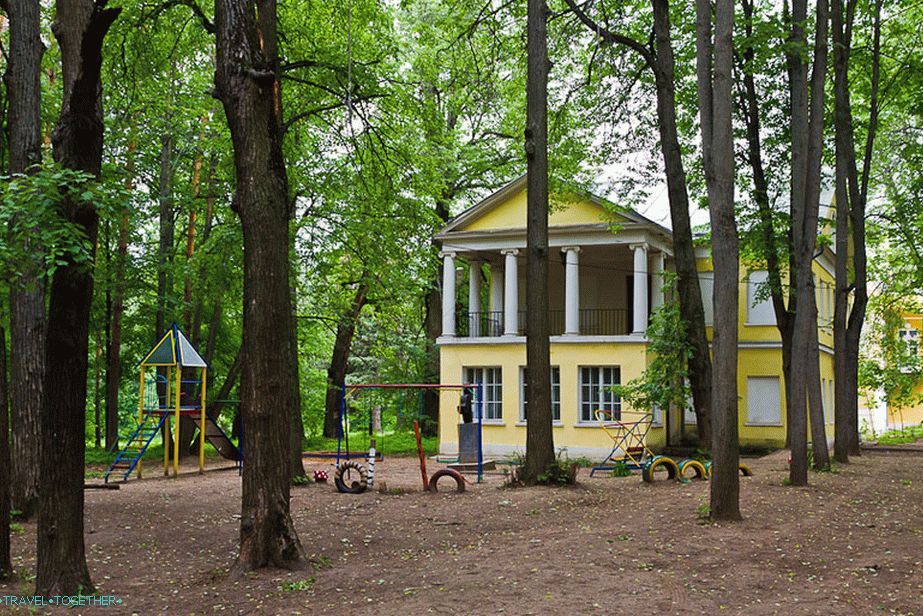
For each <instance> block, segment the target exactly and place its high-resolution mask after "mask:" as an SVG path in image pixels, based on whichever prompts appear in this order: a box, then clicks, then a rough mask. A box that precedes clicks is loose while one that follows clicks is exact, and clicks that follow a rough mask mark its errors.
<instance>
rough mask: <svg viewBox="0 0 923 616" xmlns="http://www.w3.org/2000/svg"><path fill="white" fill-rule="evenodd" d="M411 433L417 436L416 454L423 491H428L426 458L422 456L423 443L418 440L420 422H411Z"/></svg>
mask: <svg viewBox="0 0 923 616" xmlns="http://www.w3.org/2000/svg"><path fill="white" fill-rule="evenodd" d="M413 433H414V434H415V435H416V436H417V452H418V453H419V454H420V474H421V475H423V491H424V492H426V491H427V490H428V489H429V477H427V476H426V456H425V455H423V441H421V440H420V422H419V421H415V422H413Z"/></svg>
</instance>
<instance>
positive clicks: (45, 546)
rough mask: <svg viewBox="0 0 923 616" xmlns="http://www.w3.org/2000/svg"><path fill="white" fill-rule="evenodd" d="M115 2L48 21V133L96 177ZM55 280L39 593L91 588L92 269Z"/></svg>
mask: <svg viewBox="0 0 923 616" xmlns="http://www.w3.org/2000/svg"><path fill="white" fill-rule="evenodd" d="M120 11H121V9H118V8H116V9H106V8H105V3H104V2H102V0H100V1H99V2H98V3H94V2H93V1H91V0H58V2H57V14H56V16H55V22H54V25H53V26H52V31H53V32H54V35H55V38H57V40H58V43H59V45H60V49H61V64H62V67H63V74H64V98H63V102H62V105H61V112H60V116H59V118H58V124H57V127H56V128H55V130H54V134H53V136H52V141H53V144H54V157H55V160H56V161H57V162H58V163H59V164H60V165H62V166H63V167H65V168H68V169H75V170H80V171H85V172H87V173H91V174H93V175H95V176H96V177H99V174H100V169H101V163H102V150H103V113H102V83H101V80H100V67H101V65H102V46H103V38H104V37H105V35H106V33H107V32H108V30H109V27H110V26H111V25H112V22H113V21H115V19H116V18H117V17H118V15H119V12H120ZM60 208H61V212H62V214H63V215H64V216H65V218H66V219H67V220H68V221H69V222H70V223H72V224H75V225H77V227H78V228H81V229H83V231H84V233H85V234H86V238H87V241H88V242H90V243H91V244H93V243H95V241H96V234H97V226H98V219H97V214H96V211H95V210H94V209H93V208H92V207H87V206H85V205H77V204H75V203H73V202H71V201H69V200H67V199H65V200H63V201H62V203H61V204H60ZM64 261H65V262H64V264H62V265H61V266H60V267H59V268H58V269H57V270H56V271H55V273H54V277H53V278H52V281H51V300H50V303H49V311H48V315H49V316H48V332H47V336H46V342H45V362H46V363H45V366H46V370H45V378H44V396H43V404H42V434H43V438H42V454H41V455H42V461H41V474H40V478H41V481H40V485H41V486H42V489H41V491H40V495H39V515H38V529H37V536H38V541H37V543H38V547H37V550H36V561H37V566H36V579H35V593H36V594H37V595H45V596H49V595H76V594H78V593H80V594H84V595H87V594H92V593H93V592H94V588H93V583H92V581H91V580H90V573H89V571H88V570H87V564H86V553H85V551H84V541H83V463H82V462H83V459H84V448H85V442H84V425H85V420H86V394H87V350H88V349H87V347H88V337H89V317H90V306H91V304H92V300H93V274H92V271H93V270H92V269H91V268H88V267H86V265H85V264H81V263H76V262H74V260H73V258H72V257H65V259H64Z"/></svg>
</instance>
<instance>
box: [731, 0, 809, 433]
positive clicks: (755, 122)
mask: <svg viewBox="0 0 923 616" xmlns="http://www.w3.org/2000/svg"><path fill="white" fill-rule="evenodd" d="M743 8H744V24H745V33H744V34H745V37H746V38H745V41H746V46H745V47H744V50H743V59H744V67H745V69H744V70H743V71H742V73H743V85H744V89H743V101H742V103H743V104H742V107H743V108H744V109H745V117H746V127H747V159H748V162H749V164H750V168H751V169H752V172H753V201H754V203H755V204H756V206H757V216H758V220H759V222H758V225H759V235H760V238H761V241H762V243H763V256H764V258H765V259H766V271H767V282H768V284H769V290H770V297H771V298H772V308H773V312H774V314H775V317H776V329H778V331H779V338H780V339H781V340H782V377H783V380H784V383H785V408H786V410H788V409H791V403H790V401H789V396H790V393H791V377H792V346H793V344H794V340H793V337H794V325H795V312H794V309H795V305H796V302H795V301H794V299H793V297H792V295H791V294H790V293H786V292H785V289H784V287H783V285H782V268H781V264H780V262H779V242H780V240H779V238H778V237H777V236H776V230H775V221H774V220H773V211H772V207H771V205H770V203H769V183H768V182H767V180H766V171H765V167H764V165H763V154H762V152H763V146H762V138H761V136H760V135H761V131H762V129H761V126H760V124H761V122H760V114H759V106H760V99H759V94H758V93H757V90H756V82H755V80H754V78H753V73H752V72H751V71H749V70H747V67H749V66H750V65H751V63H752V62H753V59H754V56H755V51H754V49H753V45H752V44H751V43H750V41H752V37H753V3H752V2H751V0H743ZM787 237H788V238H789V239H790V238H791V234H790V233H789V234H788V235H787ZM788 243H789V244H790V242H788ZM788 252H789V254H790V253H791V246H789V250H788ZM786 296H788V297H789V303H788V307H786V304H785V300H786ZM787 444H788V438H786V445H787Z"/></svg>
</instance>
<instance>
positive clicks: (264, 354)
mask: <svg viewBox="0 0 923 616" xmlns="http://www.w3.org/2000/svg"><path fill="white" fill-rule="evenodd" d="M255 9H256V10H255ZM215 27H216V42H217V54H216V58H217V60H216V66H217V68H216V72H215V85H216V90H217V93H218V96H219V98H220V99H221V102H222V103H223V106H224V111H225V115H226V117H227V121H228V126H229V128H230V132H231V137H232V140H233V143H234V166H235V171H236V177H237V187H236V191H235V194H234V202H233V204H234V208H235V210H236V211H237V213H238V214H239V215H240V219H241V227H242V229H243V236H244V324H243V330H244V333H243V343H242V351H241V352H242V355H243V357H244V358H245V360H244V363H243V370H242V374H241V407H240V410H241V417H242V422H243V431H244V434H245V435H246V437H245V438H246V445H245V447H246V451H247V454H246V455H247V463H246V464H245V465H244V475H243V488H242V497H241V501H242V503H241V523H240V554H239V556H238V559H237V564H236V569H237V570H238V571H240V570H244V571H246V570H252V569H258V568H262V567H267V566H278V567H290V566H293V565H295V564H297V563H299V562H301V561H302V560H303V559H304V552H303V550H302V547H301V542H300V541H299V539H298V534H297V533H296V531H295V527H294V525H293V523H292V519H291V515H290V513H289V490H290V486H291V465H290V464H289V453H290V449H291V440H290V433H291V428H292V413H293V412H294V410H293V409H292V395H291V392H292V390H293V387H294V386H295V384H294V382H295V380H296V378H297V376H296V371H295V366H293V365H292V362H291V357H292V353H290V352H289V351H290V349H291V346H292V345H294V340H293V339H292V334H293V332H294V329H293V327H292V324H291V322H290V321H291V319H292V298H291V287H290V286H289V285H290V280H289V270H290V263H289V251H288V247H289V228H288V227H289V218H290V202H289V186H288V177H287V174H286V169H285V159H284V157H283V153H282V131H281V126H282V122H281V117H280V113H281V93H280V90H279V80H278V71H279V61H278V50H277V34H276V4H275V0H260V1H258V2H250V1H248V0H217V2H216V3H215ZM280 349H282V350H283V352H279V350H280Z"/></svg>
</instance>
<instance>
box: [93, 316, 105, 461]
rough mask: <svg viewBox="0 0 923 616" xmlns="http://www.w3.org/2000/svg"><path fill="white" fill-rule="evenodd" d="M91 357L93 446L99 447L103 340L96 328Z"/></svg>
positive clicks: (100, 438) (100, 436) (100, 440)
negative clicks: (92, 374)
mask: <svg viewBox="0 0 923 616" xmlns="http://www.w3.org/2000/svg"><path fill="white" fill-rule="evenodd" d="M95 347H96V349H95V352H94V358H93V373H94V377H95V378H94V387H93V446H94V447H95V448H96V449H99V447H100V445H101V442H102V426H101V425H100V422H99V420H100V417H101V411H102V405H103V386H102V385H103V341H102V332H101V331H100V330H96V344H95Z"/></svg>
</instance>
